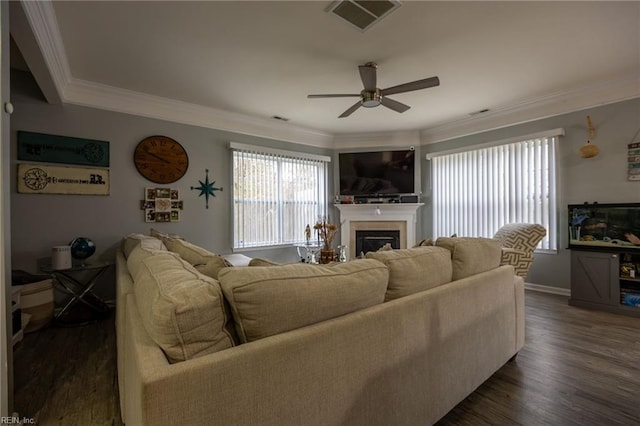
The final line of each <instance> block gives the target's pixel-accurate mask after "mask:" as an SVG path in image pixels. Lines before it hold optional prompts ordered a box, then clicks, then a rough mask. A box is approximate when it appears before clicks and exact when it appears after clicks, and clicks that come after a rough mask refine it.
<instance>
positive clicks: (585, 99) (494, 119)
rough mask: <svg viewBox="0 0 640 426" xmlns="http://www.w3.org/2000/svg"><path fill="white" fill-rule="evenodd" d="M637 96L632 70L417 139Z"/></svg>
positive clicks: (437, 128) (638, 86)
mask: <svg viewBox="0 0 640 426" xmlns="http://www.w3.org/2000/svg"><path fill="white" fill-rule="evenodd" d="M638 97H640V78H639V77H638V75H637V74H631V75H627V76H624V77H622V78H619V79H615V80H607V81H604V82H601V83H599V84H595V85H591V86H584V87H580V88H576V89H573V90H567V91H562V92H557V93H554V94H552V95H548V96H543V97H540V98H536V99H532V100H528V101H524V102H520V103H517V104H513V105H505V106H502V107H498V108H492V109H491V111H490V112H487V113H485V114H481V115H476V116H472V117H464V118H461V119H458V120H453V121H449V122H445V123H442V124H439V125H435V126H432V127H429V128H427V129H423V130H421V131H420V140H421V143H422V144H431V143H436V142H442V141H446V140H449V139H454V138H458V137H463V136H468V135H472V134H476V133H481V132H486V131H489V130H495V129H499V128H503V127H509V126H514V125H517V124H521V123H526V122H530V121H535V120H541V119H544V118H549V117H553V116H557V115H562V114H568V113H571V112H575V111H581V110H584V109H587V108H594V107H598V106H602V105H607V104H612V103H615V102H622V101H625V100H629V99H634V98H638Z"/></svg>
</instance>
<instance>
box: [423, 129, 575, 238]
mask: <svg viewBox="0 0 640 426" xmlns="http://www.w3.org/2000/svg"><path fill="white" fill-rule="evenodd" d="M562 134H563V130H562V129H556V130H553V131H549V132H545V133H544V134H538V135H531V136H528V137H523V138H520V139H521V140H520V141H513V140H510V141H503V142H496V143H494V144H490V145H483V146H481V147H475V148H471V150H468V151H461V150H456V151H449V152H443V153H437V154H433V155H432V156H431V159H432V176H433V180H432V189H433V232H434V236H448V235H452V234H458V235H459V236H469V237H489V238H490V237H492V236H493V235H494V234H495V232H496V231H497V230H498V229H499V228H500V227H501V226H503V225H505V224H508V223H521V222H526V223H539V224H541V225H542V226H544V227H545V228H546V229H547V236H546V237H545V238H544V239H543V240H542V241H541V242H540V244H539V245H538V249H544V250H557V214H556V174H555V168H556V155H555V145H556V140H557V138H558V136H560V135H562ZM428 158H429V156H428Z"/></svg>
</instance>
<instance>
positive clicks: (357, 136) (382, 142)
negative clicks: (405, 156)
mask: <svg viewBox="0 0 640 426" xmlns="http://www.w3.org/2000/svg"><path fill="white" fill-rule="evenodd" d="M420 144H421V142H420V132H419V131H418V130H407V131H397V132H376V133H354V134H338V135H336V136H335V139H334V143H333V148H334V149H337V150H344V149H354V148H356V149H357V148H379V147H410V146H420Z"/></svg>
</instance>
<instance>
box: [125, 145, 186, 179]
mask: <svg viewBox="0 0 640 426" xmlns="http://www.w3.org/2000/svg"><path fill="white" fill-rule="evenodd" d="M133 162H134V163H135V165H136V169H138V172H140V174H141V175H142V176H144V177H145V178H147V179H149V180H150V181H151V182H155V183H160V184H167V183H173V182H175V181H177V180H178V179H180V178H181V177H182V176H184V174H185V173H186V172H187V169H188V168H189V156H187V151H185V149H184V148H183V147H182V145H180V144H179V143H178V142H177V141H175V140H173V139H171V138H169V137H167V136H149V137H148V138H145V139H143V140H141V141H140V143H138V146H136V150H135V152H134V153H133Z"/></svg>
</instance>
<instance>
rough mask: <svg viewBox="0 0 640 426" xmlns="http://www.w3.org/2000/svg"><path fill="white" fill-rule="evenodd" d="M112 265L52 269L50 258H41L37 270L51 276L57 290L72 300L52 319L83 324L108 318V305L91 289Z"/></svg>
mask: <svg viewBox="0 0 640 426" xmlns="http://www.w3.org/2000/svg"><path fill="white" fill-rule="evenodd" d="M112 265H114V262H112V261H97V262H91V263H89V262H88V263H82V264H74V265H73V266H72V267H71V268H68V269H53V268H52V267H51V259H50V258H46V259H43V261H42V262H40V263H39V265H38V267H39V269H40V271H42V272H43V273H46V274H49V275H51V276H52V277H53V279H54V283H55V285H56V287H57V288H58V289H60V290H62V291H63V292H64V293H67V294H69V295H70V296H71V299H70V300H69V301H68V302H67V303H66V304H65V305H64V306H63V307H62V308H61V309H60V310H59V311H58V312H57V313H56V314H55V316H54V320H55V322H56V323H57V324H59V325H84V324H88V323H90V322H94V321H97V320H99V319H103V318H106V317H107V316H108V315H109V307H108V306H107V304H106V303H105V302H104V301H103V300H102V299H100V298H99V297H98V296H96V295H95V294H94V293H93V291H92V290H93V287H94V286H95V285H96V282H97V281H98V278H100V277H101V276H102V275H103V274H104V273H105V272H106V271H107V270H108V269H109V267H111V266H112ZM78 303H82V305H78ZM82 306H84V307H85V309H84V312H81V309H80V308H81V307H82ZM86 308H88V309H86ZM73 311H78V313H79V315H73Z"/></svg>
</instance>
